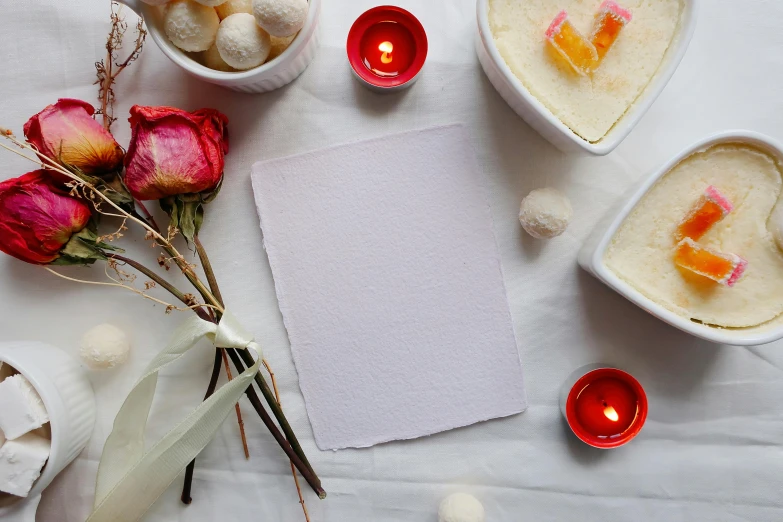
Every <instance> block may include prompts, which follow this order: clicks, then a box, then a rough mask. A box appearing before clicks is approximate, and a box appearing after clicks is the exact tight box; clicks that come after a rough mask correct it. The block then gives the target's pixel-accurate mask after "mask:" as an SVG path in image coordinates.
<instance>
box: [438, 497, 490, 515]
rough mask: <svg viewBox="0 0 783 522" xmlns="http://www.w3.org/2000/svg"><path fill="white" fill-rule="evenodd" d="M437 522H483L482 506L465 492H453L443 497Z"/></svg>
mask: <svg viewBox="0 0 783 522" xmlns="http://www.w3.org/2000/svg"><path fill="white" fill-rule="evenodd" d="M438 522H485V514H484V506H482V505H481V502H479V500H478V499H477V498H476V497H474V496H473V495H469V494H467V493H454V494H453V495H449V496H448V497H446V498H444V499H443V502H441V503H440V508H439V509H438Z"/></svg>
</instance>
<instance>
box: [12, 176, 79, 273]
mask: <svg viewBox="0 0 783 522" xmlns="http://www.w3.org/2000/svg"><path fill="white" fill-rule="evenodd" d="M90 217H91V211H90V207H89V205H88V204H87V203H86V202H85V201H84V200H82V199H78V198H75V197H72V196H69V195H68V193H67V192H64V191H62V190H60V189H58V188H57V187H56V186H55V182H54V181H53V180H52V179H51V177H50V172H49V171H44V170H36V171H33V172H28V173H27V174H25V175H24V176H21V177H18V178H13V179H9V180H6V181H3V182H2V183H0V250H2V251H3V252H5V253H6V254H8V255H10V256H13V257H15V258H17V259H21V260H22V261H26V262H28V263H33V264H38V265H45V264H48V263H52V262H55V261H56V260H57V259H58V258H59V257H60V252H61V250H63V248H64V247H65V246H66V245H67V244H68V242H69V241H70V240H71V237H72V236H73V235H74V234H77V233H79V232H81V231H82V230H83V229H84V228H85V227H86V226H87V224H88V223H89V221H90Z"/></svg>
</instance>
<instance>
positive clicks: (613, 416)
mask: <svg viewBox="0 0 783 522" xmlns="http://www.w3.org/2000/svg"><path fill="white" fill-rule="evenodd" d="M604 415H606V418H607V419H609V420H610V421H612V422H617V421H618V420H620V416H619V415H617V410H615V409H614V408H612V407H611V406H607V407H606V408H604Z"/></svg>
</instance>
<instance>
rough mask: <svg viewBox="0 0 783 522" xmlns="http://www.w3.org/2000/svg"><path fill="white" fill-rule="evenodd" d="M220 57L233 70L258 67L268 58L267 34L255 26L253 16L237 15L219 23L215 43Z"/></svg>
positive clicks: (268, 39) (269, 47) (269, 46)
mask: <svg viewBox="0 0 783 522" xmlns="http://www.w3.org/2000/svg"><path fill="white" fill-rule="evenodd" d="M215 45H217V48H218V51H220V56H221V57H222V58H223V60H225V62H226V63H227V64H228V65H230V66H231V67H233V68H234V69H240V70H245V69H252V68H253V67H258V66H259V65H261V64H262V63H264V61H265V60H266V57H267V56H269V51H270V50H271V48H272V41H271V40H270V38H269V33H267V32H266V31H264V30H263V29H261V28H260V27H258V25H256V19H255V18H253V15H251V14H247V13H237V14H235V15H231V16H229V17H228V18H226V19H225V20H223V21H222V22H220V29H218V34H217V40H216V42H215Z"/></svg>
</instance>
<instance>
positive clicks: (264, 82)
mask: <svg viewBox="0 0 783 522" xmlns="http://www.w3.org/2000/svg"><path fill="white" fill-rule="evenodd" d="M119 1H120V2H121V3H123V4H125V5H127V6H128V7H130V8H131V9H132V10H133V11H135V12H136V13H137V14H138V15H139V16H141V17H142V18H143V19H144V22H145V24H146V26H147V30H148V31H149V34H150V36H152V39H153V40H154V41H155V43H156V44H157V45H158V47H159V48H160V50H161V51H163V54H165V55H166V56H167V57H168V58H169V59H170V60H171V61H172V62H174V63H175V64H177V65H178V66H179V67H181V68H182V69H183V70H185V71H186V72H187V73H188V74H190V75H191V76H194V77H196V78H198V79H200V80H203V81H205V82H209V83H213V84H216V85H220V86H222V87H226V88H228V89H231V90H234V91H239V92H244V93H264V92H269V91H273V90H275V89H279V88H280V87H283V86H285V85H287V84H289V83H291V82H292V81H294V80H295V79H296V78H298V77H299V76H300V75H301V74H302V73H303V72H304V71H305V69H307V66H308V65H310V62H312V61H313V58H314V57H315V54H316V51H317V49H318V43H319V42H318V38H319V33H318V27H319V20H320V16H321V0H307V1H306V2H305V0H266V2H265V3H268V4H270V7H269V9H268V11H271V12H292V11H297V12H298V13H299V15H298V21H297V20H294V21H290V23H286V20H273V21H271V22H269V23H271V24H272V25H269V23H268V22H263V23H265V25H266V27H267V29H269V31H266V30H264V29H262V28H261V27H260V26H258V25H257V24H253V23H250V22H249V20H250V18H249V17H250V16H254V15H252V14H251V12H253V8H252V7H251V6H253V2H252V1H251V0H230V1H231V2H232V3H233V2H236V4H237V5H236V7H231V8H228V6H227V4H228V3H229V2H228V1H227V2H220V1H219V0H203V1H201V2H196V1H195V0H146V2H145V0H119ZM285 2H291V3H293V4H295V5H297V6H299V7H301V6H302V5H305V4H306V7H305V9H306V11H303V10H302V9H288V8H286V9H282V8H281V9H278V7H279V6H278V4H280V5H282V4H283V3H285ZM223 4H226V5H223ZM240 5H241V6H240ZM212 6H217V7H212ZM221 7H222V8H223V9H224V10H225V11H223V10H220V9H221ZM218 12H219V13H220V14H218ZM167 17H168V19H167ZM262 17H263V13H259V16H256V17H255V18H256V19H257V20H258V19H259V18H262ZM229 19H230V21H229V22H226V20H229ZM292 27H293V29H291V28H292ZM167 28H168V30H169V34H167ZM286 29H287V30H286ZM177 31H178V33H177V34H175V33H176V32H177ZM290 31H294V32H293V33H292V34H290V35H289V34H286V33H288V32H290ZM273 33H277V35H275V34H273ZM221 34H223V35H224V36H223V38H222V40H223V42H225V43H224V44H222V45H221V42H220V40H221V36H220V35H221ZM172 37H174V38H175V39H177V38H179V39H178V40H177V42H176V45H175V43H174V42H173V41H172ZM229 62H230V63H232V64H233V65H234V66H236V67H239V68H240V69H241V70H240V69H237V68H236V67H232V66H231V65H229ZM259 62H260V64H259V65H255V64H256V63H259ZM208 65H209V66H208Z"/></svg>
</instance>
